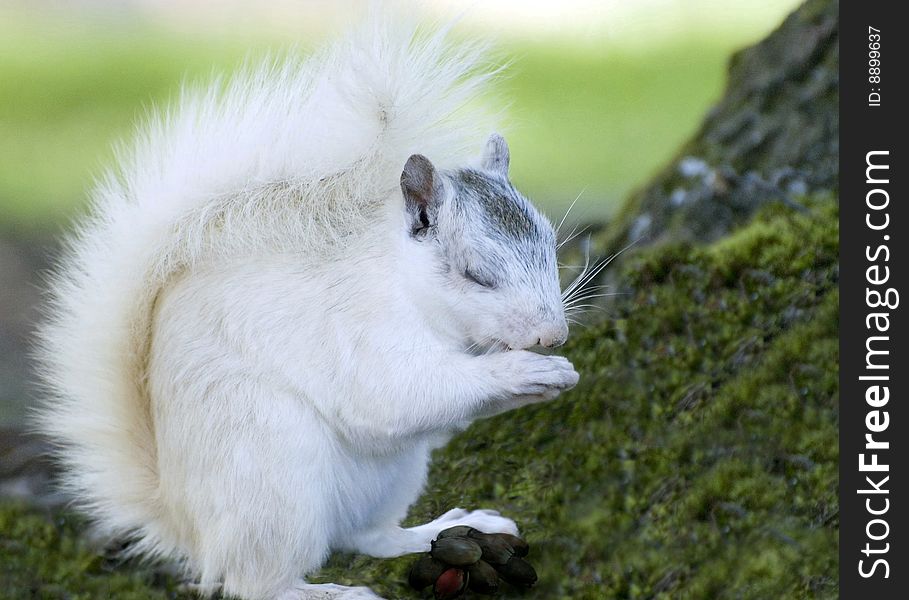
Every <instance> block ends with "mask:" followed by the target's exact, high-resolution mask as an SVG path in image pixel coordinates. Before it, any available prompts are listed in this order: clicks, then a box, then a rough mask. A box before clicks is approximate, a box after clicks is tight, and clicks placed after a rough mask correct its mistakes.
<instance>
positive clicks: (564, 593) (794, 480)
mask: <svg viewBox="0 0 909 600" xmlns="http://www.w3.org/2000/svg"><path fill="white" fill-rule="evenodd" d="M803 203H804V205H805V206H806V210H804V211H799V210H793V209H790V208H787V207H785V206H783V205H771V206H768V207H766V208H765V209H764V210H763V211H761V212H760V213H759V215H758V216H757V217H756V218H755V219H754V221H753V222H752V223H751V224H749V225H748V226H746V227H744V228H741V229H739V230H737V231H736V232H734V233H733V234H732V235H730V236H729V237H727V238H724V239H722V240H720V241H717V242H715V243H713V244H709V245H705V246H690V245H685V244H681V243H678V244H669V245H665V246H662V247H660V248H651V249H646V250H644V251H642V252H640V253H638V254H637V255H636V256H635V257H633V258H632V259H630V260H629V261H628V262H627V263H626V264H625V265H624V266H623V267H622V270H621V272H620V274H619V275H618V277H619V278H620V279H621V280H623V281H624V282H625V285H626V287H627V289H628V290H629V294H628V295H623V296H619V297H617V298H616V301H615V302H614V303H613V304H611V305H610V306H609V307H608V309H607V314H606V315H604V317H603V318H602V319H601V320H599V321H598V322H596V323H595V324H592V325H590V326H589V327H588V328H587V329H582V330H580V331H576V332H574V334H573V339H572V340H571V341H570V342H569V344H568V345H567V346H566V347H565V349H564V353H565V354H566V355H567V356H569V357H570V358H571V359H572V360H573V361H574V363H575V365H576V367H577V368H578V370H579V372H580V373H581V382H580V384H579V385H578V387H577V388H576V389H574V390H572V391H571V392H569V393H568V394H566V395H565V396H564V397H563V398H561V399H559V400H557V401H556V402H553V403H550V404H543V405H537V406H532V407H527V408H525V409H521V410H518V411H514V412H511V413H508V414H505V415H501V416H499V417H497V418H494V419H491V420H487V421H482V422H478V423H476V424H474V425H473V426H472V427H471V428H470V429H468V430H467V431H466V432H464V433H462V434H460V435H459V436H457V437H456V438H455V439H454V440H453V441H452V443H451V444H449V445H448V446H447V447H446V448H444V449H441V450H439V451H438V452H437V454H436V455H435V460H434V463H433V467H432V471H431V475H430V478H429V485H428V488H427V490H426V493H425V494H424V495H423V497H422V498H421V499H420V500H419V501H418V503H417V504H416V506H415V507H413V509H412V511H411V515H410V518H409V521H410V522H412V523H419V522H423V521H426V520H428V519H431V518H433V517H435V516H438V515H439V514H441V513H443V512H444V511H446V510H447V509H449V508H452V507H454V506H460V507H464V508H481V507H485V508H494V509H497V510H500V511H502V512H503V513H504V514H507V515H509V516H511V517H513V518H514V519H515V520H516V521H517V522H518V524H519V525H520V527H521V528H522V532H523V534H524V535H526V537H527V539H528V540H529V542H530V544H531V554H530V556H529V557H528V558H529V560H530V561H531V562H532V564H533V565H534V566H535V567H537V570H538V572H539V576H540V581H539V583H538V584H537V586H536V588H534V590H533V591H530V592H529V595H530V596H532V597H539V598H574V599H584V598H591V599H593V598H596V599H602V598H670V597H672V598H676V597H690V598H708V597H718V598H817V597H830V598H833V597H836V595H837V554H836V548H837V527H838V518H837V515H838V512H837V496H836V491H837V460H838V446H837V400H838V387H837V371H838V342H837V320H838V295H837V274H838V265H837V250H838V221H837V217H838V214H837V213H838V210H837V202H836V199H835V198H832V197H818V198H812V199H803ZM61 519H63V520H61ZM0 525H2V527H0V532H2V533H0V565H2V567H0V569H2V570H0V574H2V575H0V581H2V584H0V597H12V598H15V597H24V598H25V597H42V598H96V597H108V596H110V597H117V598H164V597H188V596H185V595H182V596H181V595H180V594H178V593H177V592H176V583H175V582H174V581H173V580H172V579H169V578H167V577H164V576H161V575H158V574H156V573H155V571H154V570H152V569H149V568H143V567H141V566H138V565H135V564H131V565H121V566H119V567H115V566H114V565H112V564H109V563H108V562H106V561H105V560H104V559H102V558H101V557H99V556H97V555H96V554H95V553H93V552H92V551H91V550H90V549H89V548H88V547H87V546H86V544H85V542H83V541H80V540H79V538H78V533H79V531H80V529H81V527H80V526H79V524H78V521H76V522H71V521H70V520H69V519H68V518H67V517H60V516H51V515H47V514H40V513H29V512H25V511H23V509H20V508H10V507H5V508H3V509H2V511H0ZM412 561H413V558H412V557H404V558H400V559H395V560H378V559H371V558H366V557H362V556H351V555H340V556H335V557H333V559H332V560H331V561H330V563H329V565H328V566H326V567H325V568H324V569H323V570H322V571H321V572H320V573H318V574H316V576H315V577H314V578H313V579H314V580H316V581H334V582H338V583H350V584H357V585H369V586H370V587H372V588H373V589H375V590H376V591H377V592H378V593H380V594H383V595H385V596H386V597H388V598H413V597H418V595H417V594H416V593H415V592H413V591H412V590H410V589H409V588H408V587H407V584H406V581H407V569H408V567H409V565H410V563H411V562H412ZM11 590H16V591H15V592H13V591H11ZM4 594H6V596H4ZM9 594H13V595H9ZM16 594H19V595H18V596H17V595H16ZM30 594H34V595H30ZM520 594H525V595H526V594H528V593H527V592H519V591H517V590H514V589H506V590H505V591H504V596H505V597H510V596H512V595H520Z"/></svg>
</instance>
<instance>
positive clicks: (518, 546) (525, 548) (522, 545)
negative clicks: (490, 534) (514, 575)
mask: <svg viewBox="0 0 909 600" xmlns="http://www.w3.org/2000/svg"><path fill="white" fill-rule="evenodd" d="M495 536H496V537H497V538H499V539H501V540H503V541H504V542H505V543H506V544H508V545H509V546H511V547H512V549H514V555H515V556H520V557H524V556H527V553H528V552H530V545H529V544H528V543H527V542H526V541H524V540H522V539H521V538H519V537H518V536H516V535H511V534H510V533H496V534H495Z"/></svg>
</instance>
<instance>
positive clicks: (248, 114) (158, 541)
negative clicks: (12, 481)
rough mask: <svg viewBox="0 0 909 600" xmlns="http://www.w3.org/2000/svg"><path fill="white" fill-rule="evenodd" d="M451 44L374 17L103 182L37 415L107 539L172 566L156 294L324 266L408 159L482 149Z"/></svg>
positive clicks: (61, 305) (154, 142) (59, 293)
mask: <svg viewBox="0 0 909 600" xmlns="http://www.w3.org/2000/svg"><path fill="white" fill-rule="evenodd" d="M447 37H448V36H447V35H446V32H445V31H430V32H422V31H421V30H420V29H419V28H417V27H415V26H414V25H413V24H412V23H411V22H410V21H409V20H406V19H401V18H400V15H397V16H391V15H388V14H377V13H375V12H374V13H373V14H372V15H370V17H369V18H367V20H366V22H365V24H364V25H362V26H361V27H359V28H358V29H356V30H354V32H353V33H352V34H351V35H349V36H347V37H346V38H344V39H342V41H340V42H339V43H336V44H335V45H333V46H332V47H330V48H329V49H327V50H326V51H324V52H322V53H319V54H316V55H315V56H313V57H311V58H309V59H307V60H296V59H288V60H284V61H272V62H269V63H266V64H264V65H260V66H256V67H249V68H247V69H246V70H245V71H244V72H243V74H241V75H239V76H237V77H236V78H233V79H231V80H230V81H228V82H226V83H221V84H217V85H214V86H212V87H210V88H207V89H205V90H201V91H196V92H192V91H186V92H184V93H183V94H182V95H181V98H180V99H179V101H178V102H176V103H175V104H174V106H173V107H171V108H170V109H168V110H166V111H164V112H162V113H161V114H159V115H157V116H152V117H151V118H150V119H149V122H148V123H147V124H146V125H145V126H144V127H143V128H142V129H141V130H140V132H139V135H138V139H137V143H136V144H135V146H134V147H132V148H131V149H129V150H126V151H123V152H121V155H120V160H119V167H118V168H117V170H116V171H113V172H111V173H110V174H108V175H107V176H106V177H105V178H104V179H103V180H102V181H101V182H100V183H99V185H98V186H97V188H96V189H95V191H94V193H93V198H92V200H93V210H92V216H91V217H90V218H89V219H88V220H87V221H86V222H85V223H84V224H83V225H82V226H81V227H80V228H79V229H78V231H77V233H76V234H75V235H74V236H73V237H72V239H71V240H70V241H69V244H68V245H67V248H66V251H65V252H64V255H63V258H62V260H61V262H60V266H59V269H58V270H57V272H56V274H55V275H53V277H52V280H51V287H50V296H51V301H50V312H49V318H48V321H47V323H46V324H45V325H44V326H43V328H42V330H41V332H40V342H39V347H38V358H39V361H40V364H41V367H42V375H43V381H44V384H45V388H46V390H47V392H48V393H47V398H46V400H45V401H44V402H43V404H42V406H41V407H40V408H39V410H38V412H37V418H38V424H39V427H40V429H41V430H42V431H43V432H44V433H46V434H47V435H49V436H50V437H51V438H52V440H53V441H54V442H55V443H56V444H57V448H58V456H59V459H60V461H61V462H62V465H63V467H64V474H65V475H64V477H65V479H64V481H63V483H64V485H65V487H66V488H67V490H68V492H69V493H70V494H71V495H72V497H73V498H74V500H75V502H76V503H77V505H78V506H79V507H80V508H82V509H83V510H84V511H86V512H87V513H88V514H89V515H90V516H91V517H92V519H93V521H94V522H95V523H96V525H97V527H98V528H99V529H100V531H101V532H102V533H103V534H108V535H131V536H133V537H134V538H136V539H137V540H138V544H137V545H136V546H135V549H136V550H138V551H142V552H145V553H152V554H155V553H159V554H173V553H176V552H179V549H177V548H175V547H174V544H175V542H174V540H175V539H177V538H176V536H175V535H174V534H172V533H171V532H169V531H168V525H167V523H168V519H167V518H166V515H164V514H163V510H164V509H163V507H162V504H161V503H160V502H159V500H158V476H157V458H156V447H155V431H154V421H153V416H152V412H153V410H152V403H151V399H150V398H149V397H148V394H147V393H146V389H145V386H146V379H145V378H146V362H147V355H148V350H149V345H150V340H151V336H152V333H153V331H152V314H153V311H154V303H155V299H156V297H157V296H158V294H159V293H160V292H161V290H162V289H163V288H164V286H166V285H167V283H168V281H169V280H171V279H172V278H173V277H175V276H176V275H178V274H181V273H187V272H190V273H191V271H192V269H193V266H194V265H196V264H198V263H200V262H202V261H209V260H219V259H230V258H231V257H233V256H238V255H243V256H247V257H249V256H255V255H256V254H257V253H259V252H270V251H275V250H279V251H287V250H288V249H290V250H294V251H300V252H311V253H313V255H319V256H322V257H323V259H324V257H325V256H330V248H331V247H332V244H333V243H334V242H335V241H337V240H338V239H350V238H349V236H356V235H357V234H358V233H359V232H361V231H363V230H364V229H365V228H366V227H368V226H369V225H370V224H371V225H372V226H377V224H376V223H375V222H373V221H371V217H373V216H374V215H375V211H376V210H377V209H378V208H379V207H378V206H377V203H382V202H383V201H386V200H387V198H389V197H392V196H393V194H391V192H393V191H394V190H395V189H397V186H398V181H399V177H400V172H401V168H402V166H403V164H404V163H405V161H406V159H407V157H408V156H409V155H410V154H412V153H418V152H419V153H422V154H425V155H427V156H429V157H430V158H431V159H432V160H433V161H435V162H437V163H438V164H440V165H441V166H445V165H447V164H453V163H455V162H460V161H463V160H464V158H465V156H467V155H468V154H472V153H473V151H476V150H478V147H475V146H477V145H478V142H479V141H480V140H483V139H485V135H486V134H487V133H488V132H489V131H491V127H490V125H491V123H490V122H489V121H488V120H487V119H485V118H484V115H483V114H482V113H481V112H478V110H477V108H478V105H477V102H476V99H477V95H478V92H479V90H480V89H481V88H482V87H483V85H484V83H485V82H486V81H488V80H489V78H490V77H491V76H492V74H493V73H494V72H495V69H494V68H485V69H484V68H483V65H481V64H480V59H481V57H482V56H483V52H482V51H481V49H479V48H476V47H472V46H457V45H452V44H450V43H449V42H448V41H446V40H447ZM390 194H391V195H390ZM383 199H386V200H383ZM164 400H166V399H164ZM156 401H157V400H156Z"/></svg>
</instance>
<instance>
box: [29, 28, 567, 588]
mask: <svg viewBox="0 0 909 600" xmlns="http://www.w3.org/2000/svg"><path fill="white" fill-rule="evenodd" d="M447 38H448V35H447V32H446V31H445V29H444V28H443V29H442V30H440V31H435V32H424V31H422V30H421V29H419V28H416V27H413V26H411V25H407V24H402V23H401V22H400V20H399V19H394V20H393V19H391V18H389V17H380V16H379V17H377V16H375V15H373V16H372V17H370V18H369V19H367V21H366V23H365V24H364V25H363V26H361V27H359V28H358V29H355V30H354V31H353V33H351V34H350V35H349V36H347V37H345V38H344V39H343V40H342V41H340V42H338V43H336V44H334V45H333V46H331V47H330V48H329V49H328V50H326V51H325V52H322V53H320V54H317V55H315V56H314V57H313V58H310V59H308V60H306V61H302V62H300V61H295V60H287V61H284V62H276V63H270V64H267V65H264V66H261V67H257V68H251V69H249V70H248V71H246V72H245V74H242V75H239V76H237V77H236V78H234V79H232V80H231V81H230V82H228V83H225V84H222V85H216V86H213V87H212V88H210V89H208V90H207V91H202V92H194V93H184V95H183V96H182V97H181V99H180V100H179V102H178V103H177V104H176V106H175V107H174V108H173V109H172V110H170V111H167V112H166V113H165V114H163V115H160V116H153V117H151V119H150V122H149V123H148V124H147V125H146V126H145V127H144V128H143V129H142V131H141V133H140V135H139V136H138V142H137V143H136V144H135V146H134V147H133V148H132V149H131V150H129V151H126V152H123V153H121V156H120V161H119V162H120V165H119V167H118V169H117V171H116V172H113V173H111V174H109V175H108V176H107V177H106V178H104V179H103V180H102V181H101V182H100V183H99V184H98V186H97V188H96V189H95V191H94V194H93V211H92V215H93V216H91V217H90V218H89V219H88V220H87V221H86V222H85V223H84V224H83V225H82V226H81V228H80V229H79V230H78V232H77V234H76V235H75V236H74V237H73V239H72V240H71V241H70V244H69V246H68V248H67V251H66V253H65V255H64V257H63V259H62V261H61V264H60V267H59V269H58V272H57V274H56V275H55V276H54V278H53V281H52V286H51V287H52V289H51V292H52V294H51V296H52V303H51V310H50V319H49V322H48V323H47V324H46V325H45V326H44V327H43V330H42V332H41V334H42V335H41V342H40V348H39V357H40V360H41V363H42V366H43V376H44V381H45V384H46V388H47V390H48V398H47V400H46V401H45V402H44V403H43V405H42V407H41V408H40V411H39V414H38V417H39V423H40V427H41V429H42V430H43V431H44V432H45V433H47V434H48V435H49V436H51V437H52V438H53V439H54V440H55V441H56V442H57V444H58V456H59V459H60V461H61V462H62V464H63V467H64V473H65V474H64V478H65V479H64V481H63V484H64V486H65V487H66V489H67V490H68V492H69V493H70V494H71V495H72V497H73V498H74V502H75V504H76V505H77V506H78V507H79V508H81V509H82V510H83V511H85V512H86V513H87V514H88V515H89V516H90V517H91V519H92V521H93V524H94V526H95V527H96V529H97V531H98V532H99V534H101V535H103V536H110V537H121V538H131V539H132V540H134V543H133V544H132V546H131V550H130V551H131V552H135V553H138V554H141V555H145V556H149V557H151V558H155V559H167V560H173V561H175V562H177V563H178V564H180V565H182V566H183V567H184V568H185V570H186V573H187V575H188V576H190V577H192V578H194V579H195V581H197V582H198V585H199V586H200V587H201V588H203V589H215V588H218V587H220V588H221V590H222V591H223V593H224V594H227V595H236V596H239V597H241V598H246V599H279V598H280V599H286V600H290V599H313V598H344V599H357V598H376V596H375V595H374V594H373V593H372V592H371V591H369V590H368V589H366V588H352V587H343V586H339V585H334V584H321V585H317V584H310V583H307V582H306V581H305V579H304V576H305V575H307V574H308V573H311V572H313V571H315V570H316V569H318V568H319V567H320V566H321V565H322V564H323V562H324V560H325V559H326V557H327V556H328V554H329V553H330V552H331V551H333V550H349V551H355V552H362V553H365V554H368V555H371V556H376V557H392V556H399V555H402V554H405V553H411V552H423V551H426V550H428V548H429V542H430V541H431V540H432V539H434V538H435V537H436V535H437V534H438V533H439V531H441V530H442V529H445V528H447V527H450V526H453V525H459V524H466V525H472V526H474V527H476V528H478V529H480V530H483V531H487V532H508V533H512V534H514V533H517V527H516V525H515V523H514V522H513V521H512V520H510V519H508V518H506V517H504V516H501V515H499V514H498V513H497V512H495V511H489V510H474V511H471V512H468V511H465V510H461V509H453V510H451V511H449V512H447V513H445V514H444V515H442V516H441V517H439V518H438V519H436V520H434V521H432V522H431V523H428V524H425V525H421V526H418V527H411V528H407V529H405V528H401V527H400V525H399V524H400V521H401V520H402V519H403V518H404V516H405V515H406V513H407V509H408V507H409V506H410V505H411V504H412V503H413V502H414V501H415V500H416V498H417V497H418V495H419V493H420V491H421V489H422V487H423V485H424V482H425V479H426V473H427V468H428V463H429V457H430V451H431V450H432V449H433V448H435V447H438V446H440V445H442V444H444V443H445V442H446V441H447V439H448V438H449V437H450V435H452V433H453V432H455V431H457V430H458V429H462V428H464V427H466V426H467V425H468V424H469V423H470V422H471V421H473V420H475V419H477V418H481V417H486V416H490V415H495V414H498V413H501V412H504V411H507V410H510V409H513V408H517V407H520V406H524V405H526V404H530V403H534V402H541V401H546V400H550V399H553V398H555V397H556V396H557V395H558V394H559V393H560V392H561V391H563V390H566V389H568V388H571V387H572V386H574V385H575V383H576V382H577V380H578V375H577V373H576V372H575V371H574V369H573V367H572V365H571V364H570V363H569V361H568V360H566V359H565V358H562V357H558V356H551V355H542V354H538V353H535V352H531V351H529V350H527V348H530V347H533V346H536V345H542V346H557V345H559V344H561V343H562V342H564V340H565V338H566V336H567V334H568V327H567V323H566V319H565V311H564V307H563V301H562V297H561V296H562V295H561V291H560V288H559V278H558V271H557V263H556V238H555V233H554V231H553V227H552V225H551V224H550V222H549V221H548V220H547V219H546V218H544V217H543V216H542V215H541V214H540V213H538V212H537V210H536V209H535V208H534V207H533V206H532V205H531V204H530V203H529V202H528V201H527V200H526V199H525V198H524V197H523V196H522V195H521V194H520V193H518V192H517V191H516V190H515V189H514V187H512V185H511V183H510V182H509V179H508V164H509V153H508V147H507V145H506V144H505V141H504V140H503V139H502V138H501V137H500V136H498V135H492V136H491V137H489V138H488V141H487V143H486V145H485V149H483V150H482V153H480V154H481V156H480V160H479V161H478V162H477V161H472V160H471V159H470V158H469V156H470V154H469V152H470V150H471V149H473V148H476V149H479V146H481V144H480V143H478V142H479V141H481V140H482V139H484V138H485V137H486V133H481V132H482V131H483V130H484V129H485V132H489V131H491V130H492V128H487V127H488V124H489V120H488V119H486V118H485V117H484V114H483V113H481V112H479V109H477V106H478V105H479V104H478V102H477V98H478V97H479V95H480V93H481V92H482V90H483V89H484V86H485V84H486V83H487V82H488V81H489V80H490V78H491V77H493V76H494V75H495V69H486V70H483V69H482V68H481V66H482V57H483V56H484V51H483V50H482V48H481V47H476V46H463V45H461V46H456V45H452V44H450V43H449V42H448V41H447ZM477 348H481V349H483V350H484V351H477Z"/></svg>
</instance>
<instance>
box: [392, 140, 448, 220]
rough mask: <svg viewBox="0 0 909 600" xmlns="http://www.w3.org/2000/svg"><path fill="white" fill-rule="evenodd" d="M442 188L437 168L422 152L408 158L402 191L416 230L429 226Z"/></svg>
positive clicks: (402, 180)
mask: <svg viewBox="0 0 909 600" xmlns="http://www.w3.org/2000/svg"><path fill="white" fill-rule="evenodd" d="M440 190H441V182H440V181H439V176H438V173H436V168H435V167H434V166H433V164H432V163H431V162H430V161H429V159H428V158H426V157H425V156H423V155H422V154H414V155H412V156H411V157H410V158H408V159H407V163H406V164H405V165H404V171H403V172H402V173H401V191H403V192H404V207H405V208H406V209H407V213H408V214H409V215H410V217H411V228H412V230H413V231H414V232H418V231H422V230H424V229H426V228H428V227H429V226H430V225H431V224H432V221H434V220H435V218H434V216H435V213H436V209H437V208H438V202H437V198H436V197H437V196H438V194H439V193H440Z"/></svg>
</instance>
